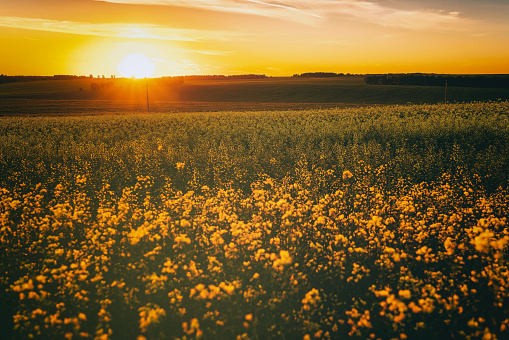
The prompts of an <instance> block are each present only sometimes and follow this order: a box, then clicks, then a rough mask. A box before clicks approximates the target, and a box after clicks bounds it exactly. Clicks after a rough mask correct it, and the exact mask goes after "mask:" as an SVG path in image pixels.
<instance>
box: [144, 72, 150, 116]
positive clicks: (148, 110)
mask: <svg viewBox="0 0 509 340" xmlns="http://www.w3.org/2000/svg"><path fill="white" fill-rule="evenodd" d="M145 87H146V89H147V112H148V113H150V106H149V105H148V83H147V77H145Z"/></svg>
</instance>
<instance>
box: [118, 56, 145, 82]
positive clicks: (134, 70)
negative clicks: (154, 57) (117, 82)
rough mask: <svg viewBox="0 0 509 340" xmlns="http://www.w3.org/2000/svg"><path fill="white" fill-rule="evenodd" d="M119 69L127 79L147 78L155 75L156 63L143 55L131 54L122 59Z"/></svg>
mask: <svg viewBox="0 0 509 340" xmlns="http://www.w3.org/2000/svg"><path fill="white" fill-rule="evenodd" d="M117 69H118V72H119V73H120V75H121V76H122V77H125V78H131V77H135V78H146V77H151V76H152V75H153V74H154V63H152V62H151V61H150V60H149V59H148V58H147V57H146V56H144V55H143V54H141V53H131V54H128V55H126V56H125V57H124V58H123V59H122V61H121V62H120V63H119V64H118V67H117Z"/></svg>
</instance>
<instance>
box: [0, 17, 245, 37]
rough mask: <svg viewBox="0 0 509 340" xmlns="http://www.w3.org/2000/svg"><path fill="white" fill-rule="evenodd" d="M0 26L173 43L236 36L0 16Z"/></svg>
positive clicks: (235, 34)
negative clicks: (170, 41) (171, 41)
mask: <svg viewBox="0 0 509 340" xmlns="http://www.w3.org/2000/svg"><path fill="white" fill-rule="evenodd" d="M0 26H3V27H11V28H21V29H29V30H39V31H47V32H57V33H68V34H80V35H93V36H104V37H121V38H145V39H160V40H174V41H229V40H231V39H233V38H234V37H238V36H239V34H238V33H234V32H223V31H203V30H191V29H176V28H170V27H166V26H160V25H150V24H123V23H109V24H105V23H102V24H94V23H87V22H75V21H59V20H47V19H35V18H22V17H7V16H0Z"/></svg>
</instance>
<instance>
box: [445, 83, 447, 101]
mask: <svg viewBox="0 0 509 340" xmlns="http://www.w3.org/2000/svg"><path fill="white" fill-rule="evenodd" d="M445 103H446V104H447V79H446V80H445Z"/></svg>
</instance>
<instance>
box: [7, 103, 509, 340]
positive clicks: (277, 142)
mask: <svg viewBox="0 0 509 340" xmlns="http://www.w3.org/2000/svg"><path fill="white" fill-rule="evenodd" d="M1 121H2V124H0V166H1V168H0V173H2V174H3V175H2V177H0V206H1V207H2V209H1V211H2V214H1V216H0V242H1V243H2V244H1V247H0V288H1V289H0V299H1V301H2V306H4V308H2V311H1V313H3V314H2V317H1V318H0V320H2V325H1V328H2V330H4V334H6V336H7V337H12V338H30V337H35V338H40V339H53V338H67V339H90V338H94V339H135V338H137V339H139V340H142V339H168V338H169V339H177V338H178V339H183V338H187V339H190V338H192V339H194V338H201V339H216V338H217V339H235V338H238V339H283V338H291V339H310V338H317V339H319V338H325V339H328V338H331V339H342V338H346V337H353V338H362V339H365V338H375V339H376V338H380V339H389V338H399V339H405V338H411V339H429V338H441V339H448V338H466V339H473V338H485V339H488V338H489V339H503V338H507V336H508V331H509V319H508V318H507V315H508V313H509V309H508V303H509V278H508V273H509V271H508V269H507V256H508V255H509V232H508V229H507V215H508V213H509V205H508V203H509V194H508V192H507V189H508V184H509V182H508V180H509V177H508V173H507V171H506V169H507V167H508V165H509V147H508V145H509V143H508V142H509V140H508V138H509V137H508V136H509V133H508V132H509V131H508V130H509V103H508V102H490V103H470V104H450V105H405V106H384V107H361V108H350V109H312V110H298V111H257V112H237V111H229V112H228V111H227V112H217V113H211V112H207V113H180V114H151V115H147V114H130V115H101V116H93V117H92V116H88V117H35V118H22V117H9V118H2V119H1Z"/></svg>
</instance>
